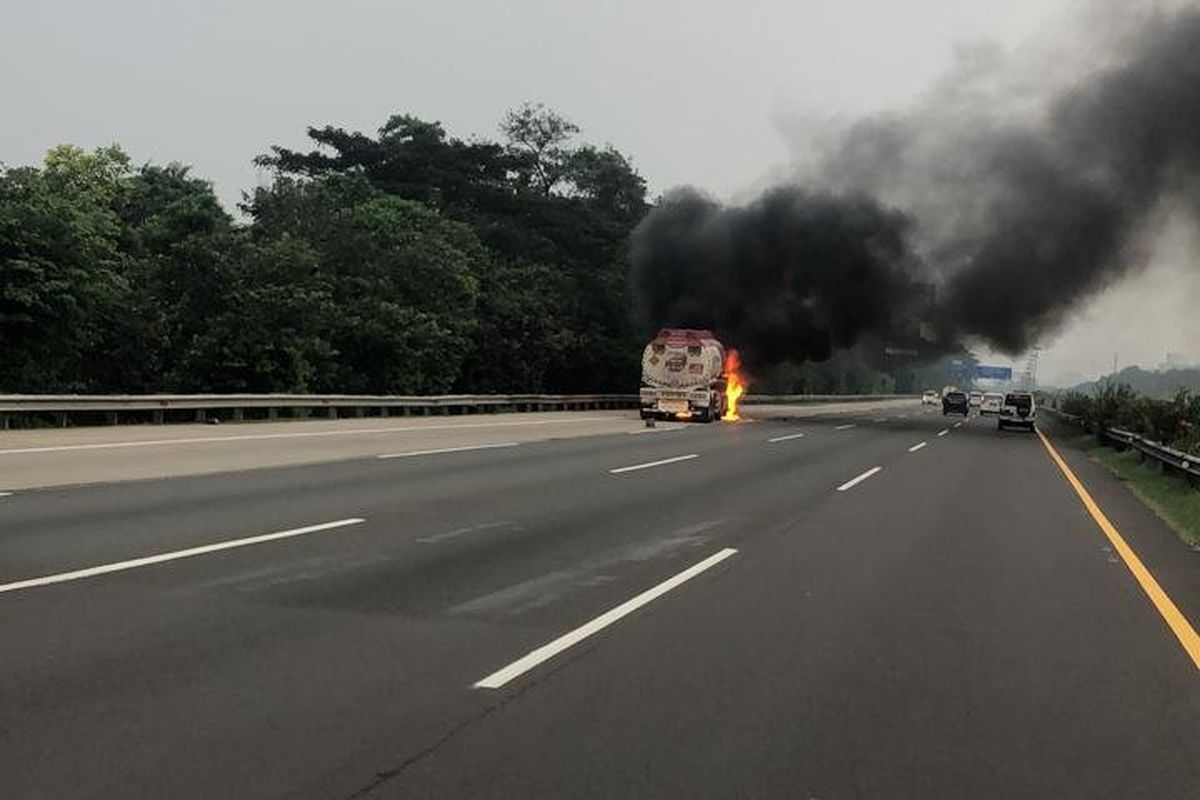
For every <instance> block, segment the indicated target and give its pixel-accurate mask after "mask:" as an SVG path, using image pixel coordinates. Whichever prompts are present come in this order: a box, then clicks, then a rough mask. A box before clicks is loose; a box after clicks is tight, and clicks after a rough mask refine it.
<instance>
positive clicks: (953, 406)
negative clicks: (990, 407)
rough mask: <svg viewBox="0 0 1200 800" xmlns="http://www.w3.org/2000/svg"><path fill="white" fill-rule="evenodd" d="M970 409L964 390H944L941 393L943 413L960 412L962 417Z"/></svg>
mask: <svg viewBox="0 0 1200 800" xmlns="http://www.w3.org/2000/svg"><path fill="white" fill-rule="evenodd" d="M970 411H971V403H970V401H968V400H967V393H966V392H946V393H945V394H944V395H942V413H943V414H962V415H963V416H964V417H965V416H966V415H967V414H969V413H970Z"/></svg>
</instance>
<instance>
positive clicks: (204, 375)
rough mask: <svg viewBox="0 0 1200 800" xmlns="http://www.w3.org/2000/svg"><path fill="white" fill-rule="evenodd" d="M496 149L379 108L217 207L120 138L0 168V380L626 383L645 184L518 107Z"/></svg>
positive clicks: (547, 115) (492, 387) (75, 384)
mask: <svg viewBox="0 0 1200 800" xmlns="http://www.w3.org/2000/svg"><path fill="white" fill-rule="evenodd" d="M502 131H503V134H504V138H503V141H501V142H491V141H483V140H471V141H463V140H460V139H457V138H454V137H451V136H449V135H448V134H447V133H446V131H445V130H444V129H443V128H442V127H441V126H440V125H438V124H437V123H432V122H427V121H424V120H420V119H417V118H415V117H411V116H396V117H393V118H392V119H390V120H389V121H388V122H387V123H386V124H385V125H384V126H383V127H382V128H380V130H379V131H378V134H377V135H375V136H368V135H365V134H362V133H357V132H348V131H346V130H343V129H340V128H332V127H326V128H320V129H312V130H310V131H309V134H310V136H311V138H312V140H313V142H314V144H315V147H314V149H313V150H312V151H311V152H296V151H291V150H286V149H283V148H274V149H273V150H272V151H271V153H270V154H269V155H266V156H263V157H261V158H260V159H259V161H260V163H261V164H263V165H265V166H268V167H270V168H272V169H273V170H274V174H275V179H274V180H273V181H272V182H271V184H270V185H269V186H266V187H263V188H259V189H257V190H256V191H254V192H253V193H252V194H250V195H248V196H247V197H246V198H245V202H244V204H243V208H242V210H243V212H244V214H245V219H242V220H238V219H234V218H233V217H232V216H231V215H230V214H229V213H227V212H226V211H225V210H224V209H223V208H222V206H221V204H220V203H219V201H218V200H217V198H216V196H215V194H214V192H213V188H212V186H211V185H210V184H208V183H207V182H205V181H203V180H200V179H197V178H195V177H193V176H192V175H191V174H190V173H189V170H188V169H187V168H186V167H182V166H179V165H175V164H171V165H168V166H154V165H146V166H141V167H134V166H133V165H131V163H130V159H129V158H128V156H126V155H125V153H124V152H122V150H121V149H120V148H118V147H115V146H114V147H107V148H101V149H98V150H95V151H92V152H84V151H82V150H80V149H78V148H76V147H71V146H59V147H56V148H54V149H52V150H51V151H50V152H49V153H48V154H47V156H46V158H45V162H44V164H43V165H42V166H40V167H10V168H5V169H3V170H2V171H0V343H2V349H3V358H2V359H0V391H8V392H47V391H67V392H158V391H215V392H235V391H248V392H270V391H287V392H291V391H297V392H303V391H314V392H321V391H339V392H341V391H346V392H380V393H438V392H448V391H469V392H488V391H562V392H576V391H589V390H611V389H613V388H614V387H630V386H636V381H637V370H638V363H639V354H640V343H641V338H642V334H641V333H640V332H639V331H636V330H635V329H634V325H633V322H632V320H631V319H630V315H629V313H628V309H629V308H630V307H631V302H630V298H629V296H628V292H629V289H628V283H627V275H628V269H627V263H626V258H627V257H626V242H627V239H628V235H629V232H630V231H631V229H632V228H633V226H634V225H635V224H636V223H637V222H638V220H640V219H641V217H642V216H643V215H644V213H645V211H646V199H645V194H646V189H645V182H644V181H643V180H642V178H641V177H640V176H639V175H638V174H637V172H636V171H635V170H634V169H633V167H632V166H631V164H630V162H629V161H628V159H626V158H625V157H624V156H623V155H622V154H620V153H619V152H617V151H616V150H614V149H612V148H600V147H595V146H592V145H588V144H577V143H576V142H575V139H576V136H577V134H578V129H577V128H576V127H575V126H574V125H572V124H571V123H570V122H569V121H567V120H566V119H564V118H562V117H561V116H559V115H558V114H556V113H554V112H552V111H549V110H547V109H545V108H543V107H540V106H525V107H523V108H521V109H519V110H516V111H514V112H512V113H510V114H509V115H508V117H507V118H506V119H505V120H504V123H503V125H502Z"/></svg>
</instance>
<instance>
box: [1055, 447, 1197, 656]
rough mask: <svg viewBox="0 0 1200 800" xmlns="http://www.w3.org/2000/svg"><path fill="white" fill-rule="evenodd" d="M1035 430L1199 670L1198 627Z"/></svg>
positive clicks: (1056, 452) (1084, 505) (1081, 483)
mask: <svg viewBox="0 0 1200 800" xmlns="http://www.w3.org/2000/svg"><path fill="white" fill-rule="evenodd" d="M1035 432H1036V433H1037V435H1038V438H1039V439H1041V440H1042V444H1043V445H1045V447H1046V452H1047V453H1049V454H1050V458H1051V459H1052V460H1053V461H1054V463H1055V464H1057V465H1058V469H1059V470H1060V471H1061V472H1062V474H1063V476H1064V477H1065V478H1066V479H1067V483H1069V484H1070V485H1071V488H1072V489H1074V490H1075V494H1076V495H1078V497H1079V499H1080V501H1082V502H1083V507H1084V508H1085V509H1087V512H1088V514H1089V515H1091V517H1092V520H1093V521H1094V522H1095V523H1096V525H1097V527H1099V528H1100V530H1101V531H1102V532H1103V533H1104V535H1105V536H1106V537H1108V541H1109V542H1110V543H1112V546H1113V549H1114V550H1116V551H1117V555H1119V556H1120V557H1121V560H1122V561H1124V562H1125V566H1126V567H1127V568H1128V569H1129V571H1130V572H1131V573H1133V577H1134V579H1135V580H1136V581H1137V582H1138V585H1139V586H1141V587H1142V591H1143V592H1145V593H1146V596H1147V597H1148V598H1150V602H1151V603H1153V604H1154V608H1155V609H1156V610H1157V611H1158V613H1159V616H1161V617H1162V618H1163V621H1164V622H1166V623H1167V627H1168V628H1170V629H1171V632H1172V633H1174V634H1175V638H1176V639H1178V640H1179V644H1181V645H1182V646H1183V649H1184V651H1185V652H1186V653H1187V654H1188V655H1189V656H1190V657H1191V659H1192V663H1193V664H1195V665H1196V668H1197V669H1200V634H1197V633H1196V629H1195V628H1193V627H1192V624H1191V623H1190V622H1188V619H1187V617H1185V616H1184V615H1183V612H1182V611H1180V610H1179V607H1178V606H1177V605H1175V602H1174V601H1173V600H1172V599H1171V598H1170V596H1168V595H1167V593H1166V592H1165V591H1164V590H1163V588H1162V587H1161V586H1159V584H1158V581H1157V580H1155V578H1154V575H1152V574H1151V572H1150V570H1148V569H1147V568H1146V565H1145V564H1143V563H1142V560H1141V559H1140V558H1138V556H1137V553H1135V552H1133V548H1132V547H1130V546H1129V544H1128V543H1126V541H1125V539H1124V537H1122V536H1121V533H1120V532H1119V531H1118V530H1117V528H1116V526H1115V525H1113V524H1112V522H1110V521H1109V519H1108V517H1107V516H1105V514H1104V512H1103V511H1102V510H1101V509H1100V506H1099V504H1097V503H1096V501H1095V500H1093V499H1092V496H1091V494H1090V493H1088V490H1087V489H1086V488H1084V486H1083V482H1082V481H1080V480H1079V478H1077V477H1075V473H1074V472H1072V471H1071V468H1070V467H1069V466H1067V462H1066V461H1065V460H1064V459H1063V457H1062V456H1061V455H1059V454H1058V450H1056V449H1055V448H1054V445H1052V444H1050V440H1049V439H1048V438H1047V437H1046V434H1044V433H1042V431H1041V429H1035Z"/></svg>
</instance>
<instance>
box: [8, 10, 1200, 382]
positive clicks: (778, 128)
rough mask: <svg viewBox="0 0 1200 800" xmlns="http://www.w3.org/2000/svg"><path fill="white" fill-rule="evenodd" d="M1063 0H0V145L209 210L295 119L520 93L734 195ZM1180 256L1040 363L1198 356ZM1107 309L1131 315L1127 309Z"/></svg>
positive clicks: (1083, 370) (1062, 366)
mask: <svg viewBox="0 0 1200 800" xmlns="http://www.w3.org/2000/svg"><path fill="white" fill-rule="evenodd" d="M1073 7H1074V6H1073V5H1072V3H1070V2H1068V1H1067V0H1009V2H1004V3H997V2H995V0H920V1H919V2H912V1H910V2H904V3H899V2H891V1H889V0H873V1H871V2H866V1H862V2H839V3H832V2H806V1H802V0H742V2H738V3H716V2H683V1H682V0H670V1H669V2H665V1H664V2H654V0H640V1H639V0H615V1H612V2H608V3H604V4H599V3H596V4H588V9H589V10H585V9H584V6H583V4H581V3H566V2H561V0H559V1H558V2H551V1H550V0H506V2H452V1H451V0H444V1H443V2H441V3H432V2H425V3H412V2H400V1H398V0H394V1H393V2H382V1H380V0H375V1H372V2H368V1H366V0H343V1H342V2H313V1H312V0H289V1H288V2H283V1H282V0H280V1H279V2H265V1H258V0H240V2H234V1H232V0H193V1H192V2H187V3H184V2H149V1H148V0H108V2H104V3H99V2H83V1H77V2H55V1H54V0H40V1H39V2H29V1H28V0H0V10H2V13H3V16H2V17H0V18H2V19H3V20H4V25H3V29H2V31H0V93H2V96H3V98H4V103H3V108H4V115H3V118H2V120H0V161H2V162H4V163H6V164H10V165H12V164H25V163H32V162H36V161H38V160H40V158H41V156H42V154H43V153H44V151H45V150H46V149H47V148H48V147H49V146H51V145H53V144H55V143H58V142H73V143H76V144H79V145H82V146H84V147H93V146H96V145H99V144H104V143H108V142H113V141H115V142H119V143H120V144H122V145H123V146H124V147H125V148H126V150H127V151H128V152H129V153H130V154H131V155H132V157H133V158H134V160H135V161H137V162H142V161H147V160H149V161H155V162H160V163H161V162H166V161H172V160H177V161H182V162H184V163H188V164H192V165H193V166H194V170H195V172H196V174H198V175H200V176H203V177H206V178H209V179H211V180H212V181H213V182H214V183H215V185H216V187H217V190H218V192H219V194H220V195H221V197H222V198H223V199H224V200H225V201H226V203H227V204H228V205H230V206H232V205H233V203H235V202H236V201H237V199H238V198H239V196H240V192H241V191H242V190H243V189H245V188H248V187H251V186H253V185H254V184H255V183H256V182H257V181H260V180H263V176H260V175H258V174H257V173H256V171H255V169H254V167H253V166H252V165H251V163H250V161H251V159H252V158H253V157H254V156H255V155H256V154H259V153H262V152H264V151H266V150H267V148H268V147H269V145H271V144H283V145H287V146H291V147H298V146H303V145H304V143H305V139H304V128H305V126H307V125H310V124H325V123H333V124H337V125H342V126H346V127H349V128H355V129H364V130H369V131H373V130H374V129H375V128H377V127H378V126H379V125H380V124H381V123H382V122H383V121H384V120H386V118H387V117H388V116H389V115H390V114H392V113H396V112H411V113H414V114H417V115H419V116H422V117H425V118H429V119H437V120H441V121H442V122H443V123H444V124H445V125H446V127H447V128H448V129H449V130H450V131H451V132H452V133H453V134H455V135H459V136H464V137H465V136H469V135H471V134H478V135H483V136H495V135H496V124H497V121H498V120H499V119H500V118H501V116H502V115H503V113H504V111H505V110H506V109H508V108H510V107H513V106H515V105H518V104H520V103H521V102H522V101H525V100H535V101H541V102H545V103H547V104H548V105H550V106H553V107H554V108H556V109H558V110H560V111H562V112H563V113H565V114H566V115H567V116H569V117H571V118H572V119H574V120H575V121H576V122H577V123H578V124H579V125H580V126H581V127H582V128H583V129H584V136H585V138H588V139H591V140H593V141H598V142H609V143H612V144H613V145H615V146H616V147H618V148H619V149H621V150H622V151H624V152H626V153H628V154H630V155H631V156H632V158H633V160H634V163H635V165H636V166H637V168H638V169H639V170H640V171H641V172H642V173H643V174H644V175H645V176H646V177H647V179H648V180H649V182H650V185H651V188H652V190H653V191H655V192H658V191H661V190H663V189H666V188H669V187H670V186H673V185H675V184H678V183H692V184H695V185H698V186H701V187H703V188H706V189H708V190H710V191H712V192H714V193H715V194H718V195H720V196H724V197H737V196H739V195H740V194H742V193H744V192H745V191H746V190H747V189H749V188H750V187H753V186H761V185H762V184H763V183H764V182H765V181H767V180H769V179H770V177H771V176H772V175H781V174H785V173H786V171H787V168H788V164H789V161H790V160H791V158H792V155H793V153H794V149H793V148H791V147H789V143H788V141H787V138H788V136H789V135H790V134H785V133H784V131H785V130H789V126H790V125H791V124H793V123H790V122H787V120H792V121H794V120H795V119H796V118H804V117H807V116H813V117H854V116H856V115H860V114H868V113H872V112H877V111H884V110H888V109H893V108H903V107H904V106H905V105H907V104H910V103H912V102H914V101H916V100H917V99H918V98H919V97H920V95H921V93H922V92H923V91H925V90H928V89H929V87H930V86H931V85H932V84H933V83H934V82H935V81H936V80H937V79H938V77H939V76H940V75H942V74H944V72H945V71H946V70H947V69H948V67H949V66H950V64H951V63H952V61H953V59H954V54H955V52H956V50H957V49H959V48H960V47H961V46H962V45H972V46H973V45H978V44H981V43H994V44H995V45H997V46H999V47H1000V48H1002V49H1012V48H1017V47H1019V46H1020V45H1021V44H1022V43H1023V42H1025V41H1027V40H1029V39H1030V38H1033V37H1035V36H1038V35H1039V34H1044V33H1045V31H1046V30H1047V29H1048V28H1049V29H1052V28H1053V26H1055V25H1063V24H1068V25H1069V24H1070V13H1071V9H1072V8H1073ZM1176 256H1177V257H1176V261H1177V262H1178V261H1181V260H1182V261H1183V262H1186V257H1178V254H1176ZM1187 269H1188V267H1187V264H1186V263H1183V267H1182V269H1179V270H1174V271H1172V270H1166V269H1156V270H1151V273H1150V274H1149V276H1148V278H1149V279H1147V280H1144V281H1139V282H1137V285H1136V286H1134V285H1127V286H1125V287H1122V289H1120V290H1119V291H1116V292H1113V293H1110V294H1111V295H1112V296H1107V297H1105V298H1102V299H1101V300H1100V301H1098V302H1097V303H1095V304H1094V305H1093V306H1091V307H1089V308H1088V309H1084V310H1083V313H1084V316H1083V317H1082V318H1081V321H1080V322H1078V323H1077V324H1074V325H1072V326H1071V327H1070V328H1069V329H1068V330H1066V331H1065V332H1064V334H1063V335H1062V336H1061V337H1059V339H1058V340H1057V341H1056V342H1055V343H1054V344H1053V345H1052V347H1051V349H1050V350H1049V351H1048V353H1047V355H1046V357H1045V359H1044V361H1043V364H1044V366H1045V370H1044V373H1043V374H1044V376H1045V377H1046V378H1048V379H1057V378H1059V377H1060V376H1062V375H1065V374H1067V373H1077V374H1078V375H1079V376H1083V375H1088V374H1091V373H1092V372H1094V371H1097V370H1101V369H1107V367H1108V366H1110V362H1111V358H1112V353H1113V351H1114V350H1117V351H1118V352H1119V353H1120V358H1121V362H1122V363H1131V362H1134V361H1140V362H1142V363H1146V364H1154V363H1157V361H1158V360H1160V359H1161V358H1162V356H1163V353H1164V352H1166V351H1178V352H1184V353H1187V354H1188V355H1189V356H1190V357H1192V358H1194V359H1195V360H1198V361H1200V344H1197V343H1200V328H1198V327H1197V326H1198V325H1200V323H1198V322H1197V317H1198V316H1200V315H1195V314H1192V313H1191V311H1190V309H1194V308H1196V307H1197V305H1196V303H1195V301H1196V300H1197V299H1198V297H1200V291H1197V288H1196V283H1197V281H1196V279H1195V277H1194V276H1195V272H1196V270H1195V269H1194V268H1191V274H1192V276H1193V277H1192V279H1191V280H1190V281H1185V280H1184V279H1183V278H1182V277H1180V275H1179V274H1178V273H1180V272H1183V271H1186V270H1187ZM1164 276H1166V277H1164ZM1181 287H1182V288H1181ZM1184 298H1187V299H1188V300H1189V301H1190V302H1189V303H1188V304H1187V305H1188V307H1187V308H1184V307H1182V306H1183V305H1184ZM1129 303H1134V304H1135V307H1136V308H1146V307H1149V308H1152V309H1154V314H1153V315H1152V316H1150V317H1149V318H1145V317H1144V316H1143V315H1141V314H1136V315H1131V314H1129V313H1127V311H1128V309H1127V308H1126V306H1127V305H1128V304H1129ZM1116 317H1119V319H1115V318H1116ZM1131 317H1143V318H1142V319H1137V320H1135V319H1132V318H1131Z"/></svg>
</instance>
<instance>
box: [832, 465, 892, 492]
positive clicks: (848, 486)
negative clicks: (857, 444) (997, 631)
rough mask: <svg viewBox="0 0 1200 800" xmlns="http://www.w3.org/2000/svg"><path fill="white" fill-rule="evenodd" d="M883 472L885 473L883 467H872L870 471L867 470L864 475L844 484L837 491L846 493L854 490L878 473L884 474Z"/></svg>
mask: <svg viewBox="0 0 1200 800" xmlns="http://www.w3.org/2000/svg"><path fill="white" fill-rule="evenodd" d="M882 471H883V467H871V468H870V469H869V470H867V471H866V472H864V473H863V474H861V475H858V476H856V477H853V478H851V479H850V480H848V481H846V482H845V483H843V484H842V485H841V486H839V487H837V490H838V491H839V492H844V491H847V490H849V489H853V488H854V487H855V486H858V485H859V484H860V483H862V482H863V481H865V480H866V479H867V478H869V477H871V476H872V475H875V474H876V473H878V472H882Z"/></svg>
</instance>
